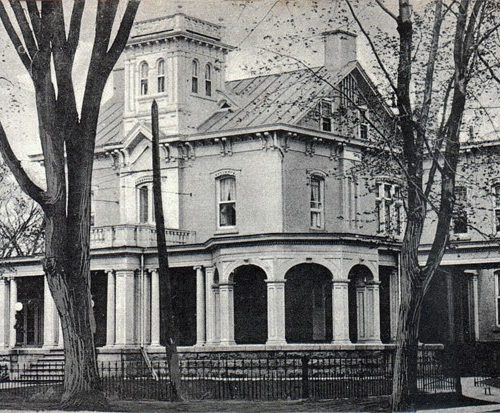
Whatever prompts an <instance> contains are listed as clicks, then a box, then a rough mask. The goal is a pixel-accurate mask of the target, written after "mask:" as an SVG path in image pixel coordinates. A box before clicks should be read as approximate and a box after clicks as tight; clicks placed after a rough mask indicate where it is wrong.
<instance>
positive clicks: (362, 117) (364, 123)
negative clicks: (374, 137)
mask: <svg viewBox="0 0 500 413" xmlns="http://www.w3.org/2000/svg"><path fill="white" fill-rule="evenodd" d="M359 139H361V140H368V110H366V109H360V110H359Z"/></svg>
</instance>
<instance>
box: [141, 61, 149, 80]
mask: <svg viewBox="0 0 500 413" xmlns="http://www.w3.org/2000/svg"><path fill="white" fill-rule="evenodd" d="M148 71H149V67H148V64H147V63H143V64H142V65H141V79H147V78H148Z"/></svg>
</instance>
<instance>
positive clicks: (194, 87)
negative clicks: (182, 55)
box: [191, 60, 198, 93]
mask: <svg viewBox="0 0 500 413" xmlns="http://www.w3.org/2000/svg"><path fill="white" fill-rule="evenodd" d="M191 92H193V93H198V60H193V62H192V63H191Z"/></svg>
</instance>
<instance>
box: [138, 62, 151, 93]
mask: <svg viewBox="0 0 500 413" xmlns="http://www.w3.org/2000/svg"><path fill="white" fill-rule="evenodd" d="M140 74H141V95H143V96H144V95H147V94H148V76H149V66H148V64H147V63H146V62H142V63H141V67H140Z"/></svg>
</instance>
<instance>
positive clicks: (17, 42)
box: [0, 1, 32, 75]
mask: <svg viewBox="0 0 500 413" xmlns="http://www.w3.org/2000/svg"><path fill="white" fill-rule="evenodd" d="M0 20H1V21H2V23H3V26H4V28H5V31H6V32H7V34H8V36H9V38H10V41H11V42H12V45H13V46H14V48H15V49H16V52H17V55H18V56H19V58H20V59H21V62H22V63H23V65H24V67H25V68H26V70H27V71H28V73H29V74H30V75H31V74H32V72H31V63H32V62H31V58H30V57H29V56H28V55H27V54H26V52H25V48H24V45H23V43H22V42H21V39H20V38H19V36H18V35H17V33H16V30H15V29H14V26H13V25H12V22H11V21H10V17H9V15H8V14H7V10H5V7H4V5H3V2H2V1H0Z"/></svg>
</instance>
